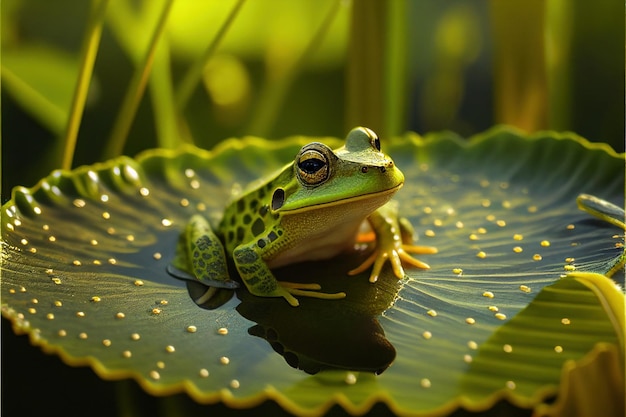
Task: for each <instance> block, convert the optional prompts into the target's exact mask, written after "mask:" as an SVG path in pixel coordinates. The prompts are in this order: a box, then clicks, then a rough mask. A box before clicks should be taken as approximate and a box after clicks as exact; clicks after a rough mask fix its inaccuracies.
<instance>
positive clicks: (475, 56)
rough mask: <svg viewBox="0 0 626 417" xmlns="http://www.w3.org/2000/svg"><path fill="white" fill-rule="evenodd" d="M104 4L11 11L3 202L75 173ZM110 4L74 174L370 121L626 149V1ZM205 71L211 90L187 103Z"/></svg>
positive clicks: (202, 87) (23, 5) (40, 1)
mask: <svg viewBox="0 0 626 417" xmlns="http://www.w3.org/2000/svg"><path fill="white" fill-rule="evenodd" d="M100 3H106V1H105V0H101V1H92V2H90V1H83V0H55V1H54V2H51V1H44V0H3V1H2V4H1V7H2V10H1V12H2V139H3V141H2V167H3V178H2V201H3V202H5V201H7V199H8V198H9V196H10V194H9V191H10V189H11V188H12V187H13V186H15V185H18V184H19V185H26V186H31V185H33V184H34V183H35V182H36V181H37V180H38V179H39V178H41V177H42V176H44V175H46V174H47V173H48V172H49V171H50V170H51V169H54V168H59V167H61V165H62V157H61V154H62V152H63V151H62V148H63V146H64V139H63V138H64V137H65V136H66V131H67V120H68V117H69V116H68V115H69V114H70V107H71V103H72V96H73V93H74V90H75V85H76V79H77V75H78V71H79V66H80V54H81V45H82V44H83V39H84V38H85V36H86V33H87V32H88V30H89V24H88V22H89V16H90V13H91V10H92V9H95V8H97V6H98V4H100ZM169 6H171V8H170V9H169V13H165V14H164V15H165V17H166V19H167V20H166V21H165V25H164V30H163V33H162V36H161V37H160V38H159V43H158V47H157V48H156V50H155V53H154V55H153V58H154V60H153V66H152V76H151V78H150V80H149V81H148V83H147V86H146V89H145V93H144V94H143V97H142V99H141V101H140V103H139V105H138V110H137V113H136V115H135V116H134V117H132V115H130V116H131V120H132V124H131V125H130V131H129V132H128V133H127V134H126V135H122V137H121V141H119V140H118V141H117V142H115V141H114V142H115V143H111V139H110V138H111V135H112V130H113V127H114V125H115V123H116V121H117V120H118V119H119V118H120V108H121V107H122V102H123V100H124V95H125V94H126V92H127V91H128V90H129V86H130V85H131V80H132V78H133V72H134V71H135V70H136V69H137V68H139V69H141V66H142V62H143V61H144V60H145V56H146V50H147V48H148V45H149V42H150V39H151V36H152V34H153V33H154V31H155V28H156V26H157V21H158V19H159V17H160V16H161V15H162V13H163V11H164V9H166V8H167V7H169ZM106 7H107V9H106V14H105V18H104V24H103V30H102V37H101V40H100V43H99V49H98V51H97V58H96V61H95V66H94V69H93V79H92V82H91V87H90V89H89V94H88V96H87V100H86V105H85V108H84V114H83V117H82V124H81V125H80V130H79V132H78V137H77V142H76V143H77V144H76V146H75V149H74V157H73V162H72V165H73V166H77V165H81V164H89V163H93V162H95V161H98V160H102V159H104V158H108V157H110V156H113V155H115V154H118V153H120V152H122V153H126V154H130V155H134V154H136V153H137V152H138V151H140V150H142V149H145V148H150V147H156V146H176V145H177V144H178V143H180V142H185V141H193V142H194V143H196V144H197V145H199V146H202V147H207V148H210V147H211V146H213V145H214V144H215V143H217V142H218V141H220V140H222V139H224V138H227V137H232V136H243V135H259V136H263V137H267V138H272V139H279V138H282V137H285V136H288V135H294V134H303V135H331V136H339V137H342V136H343V135H344V134H345V132H347V130H348V129H349V128H350V127H352V126H354V125H357V124H362V125H367V126H369V127H372V128H374V129H375V130H377V131H378V132H379V134H381V135H382V136H388V135H394V134H400V133H402V132H404V131H406V130H413V131H416V132H418V133H425V132H429V131H434V130H442V129H449V130H453V131H455V132H458V133H459V134H461V135H463V136H468V135H472V134H474V133H477V132H480V131H483V130H485V129H487V128H488V127H490V126H492V125H494V124H498V123H508V124H513V125H515V126H518V127H520V128H522V129H524V130H526V131H535V130H542V129H554V130H559V131H561V130H571V131H574V132H576V133H578V134H580V135H582V136H584V137H586V138H588V139H590V140H592V141H602V142H607V143H609V144H611V145H612V146H613V147H614V148H615V149H616V150H618V151H623V150H624V136H623V130H624V38H623V34H624V5H623V2H619V1H616V0H598V1H594V2H589V1H587V0H547V1H545V0H524V1H522V0H508V1H498V0H492V1H487V0H450V1H445V2H441V1H436V0H395V1H380V0H359V1H355V2H352V3H351V2H349V1H342V0H300V1H290V0H262V1H259V0H256V1H240V0H219V1H218V0H212V1H209V0H207V1H200V2H198V1H192V0H177V1H173V2H171V4H170V2H169V1H168V0H158V1H157V0H151V1H130V0H128V1H111V2H109V3H108V5H106ZM237 7H239V8H238V9H237V11H236V13H234V12H233V10H235V9H236V8H237ZM231 13H233V16H234V18H233V19H232V22H231V24H230V25H228V27H227V28H226V32H225V33H224V37H223V40H222V42H220V43H219V45H217V48H215V49H214V50H213V51H212V52H211V53H210V56H209V58H208V59H207V60H206V64H203V58H202V56H203V54H205V51H206V49H207V47H208V46H209V45H210V43H211V41H212V40H213V39H215V37H216V34H217V33H218V31H219V30H220V28H221V27H222V25H223V24H224V22H225V21H226V20H227V19H228V17H229V15H230V14H231ZM198 63H200V64H199V65H198ZM194 64H196V69H197V70H198V71H201V79H200V80H199V83H197V84H194V83H192V84H190V85H191V87H190V88H188V92H189V95H188V97H189V98H188V100H187V101H186V103H184V104H183V105H182V106H181V105H180V103H181V100H180V99H181V97H180V95H181V94H180V93H181V85H182V84H183V80H184V79H185V77H186V74H187V71H188V70H189V69H190V68H193V66H194ZM198 74H200V72H198ZM118 123H119V122H118ZM118 138H119V135H118Z"/></svg>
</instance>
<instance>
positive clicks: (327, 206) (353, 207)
mask: <svg viewBox="0 0 626 417" xmlns="http://www.w3.org/2000/svg"><path fill="white" fill-rule="evenodd" d="M403 183H404V175H403V174H402V172H401V171H400V170H399V169H398V168H397V167H396V166H395V165H394V163H393V161H392V160H391V158H389V157H388V156H387V155H385V154H384V153H383V152H381V148H380V139H379V138H378V136H377V135H376V134H375V133H374V132H373V131H372V130H370V129H368V128H364V127H358V128H355V129H353V130H352V131H350V133H349V134H348V136H347V138H346V141H345V144H344V146H342V147H340V148H339V149H336V150H332V149H331V148H329V147H328V146H326V145H324V144H322V143H319V142H313V143H309V144H308V145H305V146H303V147H302V148H301V149H300V151H299V152H298V154H297V155H296V157H295V160H294V161H293V162H292V163H289V164H288V165H286V166H285V167H284V168H282V169H281V170H280V171H279V172H278V173H277V174H275V175H274V176H272V177H271V178H269V179H267V180H265V181H262V182H257V183H256V184H255V185H254V186H253V187H251V188H250V189H249V190H248V191H246V192H244V193H242V195H241V196H240V197H238V198H237V199H235V200H234V201H233V202H231V203H230V204H229V205H228V207H227V208H226V209H225V211H224V215H223V218H222V221H221V223H220V224H219V227H218V228H217V230H213V229H212V228H211V226H210V225H209V223H208V221H207V220H206V219H205V218H204V217H202V216H201V215H194V216H193V217H192V218H191V219H190V220H189V223H188V224H187V226H186V227H185V230H184V231H183V232H182V234H181V237H180V239H179V243H178V246H177V249H176V255H175V258H174V260H173V262H172V264H171V265H170V266H169V267H168V272H169V273H170V274H171V275H173V276H175V277H177V278H182V279H186V280H190V281H195V282H196V283H198V282H199V283H201V284H203V286H204V288H205V289H206V290H205V291H204V293H203V294H202V295H201V296H199V297H196V298H195V299H194V301H195V302H196V304H198V305H201V304H203V303H205V302H207V301H209V300H210V299H211V298H213V297H218V296H219V294H220V291H221V290H222V289H226V290H233V289H235V288H237V287H238V285H239V284H238V282H237V281H234V280H232V279H230V278H229V274H228V266H227V258H226V254H227V255H228V256H229V257H231V258H232V260H233V262H234V265H235V267H236V268H237V271H238V272H239V275H240V277H241V281H242V282H243V284H244V285H245V286H246V288H247V289H248V291H249V292H250V293H252V294H254V295H256V296H260V297H283V298H284V299H285V300H286V301H287V302H288V303H289V304H290V305H292V306H298V305H299V302H298V299H297V298H296V297H315V298H323V299H341V298H344V297H345V296H346V294H345V293H344V292H339V293H324V292H321V291H320V290H321V287H320V285H318V284H315V283H292V282H284V281H278V280H277V279H276V278H275V276H274V274H273V273H272V269H274V268H278V267H281V266H284V265H288V264H292V263H296V262H303V261H314V260H321V259H328V258H332V257H334V256H337V255H339V254H341V253H343V252H345V251H347V250H350V249H353V248H354V246H355V243H356V242H357V241H358V240H363V239H364V238H365V239H366V238H367V236H368V234H369V235H370V236H372V233H371V232H373V233H374V234H375V249H374V251H373V253H372V254H371V256H369V257H368V258H367V259H366V260H365V261H364V262H363V263H362V264H361V265H360V266H358V267H356V268H355V269H353V270H351V271H349V272H348V274H349V275H356V274H359V273H361V272H363V271H365V270H367V269H368V268H370V267H371V266H372V265H373V268H372V271H371V273H370V278H369V280H370V281H371V282H376V281H377V279H378V277H379V275H380V272H381V270H382V268H383V266H384V265H385V263H386V262H387V261H388V262H389V263H390V264H391V267H392V269H393V272H394V274H395V276H396V277H398V279H401V278H404V276H405V274H404V269H403V264H405V265H409V266H414V267H417V268H424V269H428V268H429V266H428V265H427V264H426V263H424V262H421V261H419V260H417V259H415V258H413V257H412V256H411V255H409V253H413V254H432V253H436V252H437V249H436V248H434V247H428V246H415V245H413V244H412V243H413V228H412V226H411V224H410V223H409V222H408V220H406V219H403V218H400V217H399V216H398V207H397V204H396V203H395V202H394V201H390V200H391V197H392V196H393V195H394V194H395V193H396V192H397V191H398V190H399V189H400V187H402V184H403ZM364 222H366V223H367V224H369V227H370V232H368V233H364V232H363V229H362V224H363V223H364ZM221 292H222V293H223V292H224V291H221ZM227 292H228V291H227ZM230 293H231V294H232V291H230Z"/></svg>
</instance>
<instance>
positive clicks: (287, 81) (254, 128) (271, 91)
mask: <svg viewBox="0 0 626 417" xmlns="http://www.w3.org/2000/svg"><path fill="white" fill-rule="evenodd" d="M341 3H342V0H335V1H333V2H332V4H331V7H330V9H329V10H328V13H327V14H326V16H325V17H324V19H323V20H322V23H321V24H320V26H319V27H318V28H317V30H316V32H315V34H314V35H313V37H312V38H311V40H310V41H309V43H308V44H307V46H306V47H305V48H304V51H303V52H302V54H301V55H300V56H299V57H298V59H297V60H296V61H295V63H294V64H293V65H292V66H291V68H289V69H288V70H287V71H286V72H285V74H284V75H283V76H282V77H280V78H278V79H277V80H276V81H274V82H269V81H268V82H266V83H265V85H264V86H263V89H262V91H261V94H260V99H259V104H258V105H257V106H256V111H255V112H254V116H253V119H252V120H251V122H250V125H249V128H248V129H247V132H248V133H250V134H255V135H259V136H262V137H265V136H267V135H268V133H269V130H270V127H271V126H272V125H273V124H274V121H275V120H276V117H277V115H278V112H279V110H280V107H281V106H282V104H283V102H284V101H285V97H286V96H287V93H288V92H289V87H291V84H292V83H293V81H294V80H295V78H296V77H297V75H298V74H300V72H301V71H302V68H303V67H304V64H305V63H306V62H307V60H308V59H309V57H310V56H311V55H313V53H314V52H315V50H316V49H317V48H318V47H319V46H320V45H321V44H322V41H323V40H324V36H326V34H327V33H328V30H329V28H330V26H331V24H332V23H333V21H334V20H335V17H336V16H337V12H338V11H339V6H340V5H341Z"/></svg>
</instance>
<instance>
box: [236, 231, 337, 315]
mask: <svg viewBox="0 0 626 417" xmlns="http://www.w3.org/2000/svg"><path fill="white" fill-rule="evenodd" d="M255 245H256V243H252V244H249V245H240V246H238V247H237V248H235V250H234V252H233V258H234V260H235V266H236V267H237V270H238V271H239V275H241V278H242V280H243V282H244V284H245V285H246V287H247V288H248V290H249V291H250V293H251V294H254V295H256V296H259V297H283V298H284V299H285V300H287V302H288V303H289V304H290V305H291V306H293V307H297V306H298V305H300V303H299V302H298V300H297V299H296V297H294V295H296V296H303V297H313V298H323V299H333V300H334V299H340V298H344V297H345V296H346V295H345V293H336V294H326V293H322V292H317V291H315V290H319V289H320V288H321V287H320V285H319V284H301V283H288V282H279V281H277V280H276V278H275V277H274V275H273V274H272V271H270V269H269V268H268V267H267V265H266V264H265V261H264V260H263V259H262V258H261V255H260V253H258V252H257V250H259V249H257V248H258V246H255Z"/></svg>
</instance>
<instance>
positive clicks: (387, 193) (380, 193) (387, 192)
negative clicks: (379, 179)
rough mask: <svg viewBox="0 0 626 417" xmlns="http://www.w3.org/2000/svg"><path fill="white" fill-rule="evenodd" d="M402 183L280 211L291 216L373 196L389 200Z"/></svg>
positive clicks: (368, 198)
mask: <svg viewBox="0 0 626 417" xmlns="http://www.w3.org/2000/svg"><path fill="white" fill-rule="evenodd" d="M402 185H403V184H402V183H400V184H398V185H396V186H395V187H392V188H389V189H386V190H383V191H377V192H375V193H368V194H362V195H359V196H356V197H348V198H342V199H339V200H333V201H329V202H327V203H320V204H315V205H312V206H307V207H300V208H296V209H291V210H279V212H281V213H282V214H283V215H286V216H290V215H292V214H298V213H303V212H307V211H311V210H312V209H319V208H326V207H333V206H339V205H342V204H349V203H355V202H358V201H362V200H371V199H372V198H382V197H384V196H388V197H389V198H388V199H387V200H385V201H388V200H389V199H390V198H391V197H392V196H393V195H394V194H395V193H396V192H397V191H398V190H399V189H400V188H402ZM383 204H384V203H383ZM381 205H382V204H381Z"/></svg>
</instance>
